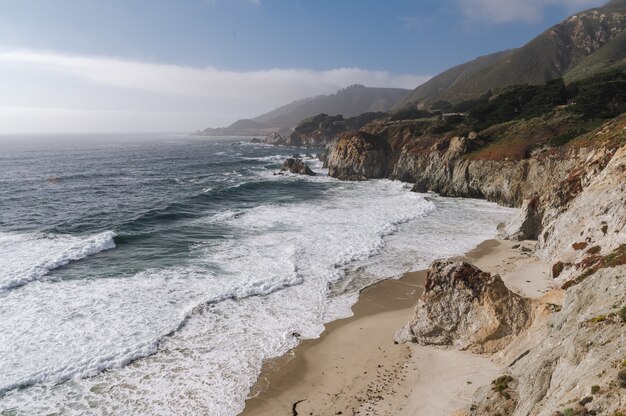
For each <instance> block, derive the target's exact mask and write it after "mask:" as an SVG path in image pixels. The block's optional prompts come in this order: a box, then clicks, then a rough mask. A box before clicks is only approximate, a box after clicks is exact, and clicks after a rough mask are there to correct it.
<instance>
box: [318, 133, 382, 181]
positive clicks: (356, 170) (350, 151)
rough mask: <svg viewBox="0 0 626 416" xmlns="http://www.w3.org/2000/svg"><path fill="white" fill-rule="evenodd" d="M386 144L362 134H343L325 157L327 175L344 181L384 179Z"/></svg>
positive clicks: (372, 136) (376, 138)
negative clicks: (326, 160)
mask: <svg viewBox="0 0 626 416" xmlns="http://www.w3.org/2000/svg"><path fill="white" fill-rule="evenodd" d="M390 153H391V149H390V147H389V144H388V143H387V142H386V141H385V140H383V139H381V138H379V137H376V136H374V135H371V134H368V133H364V132H350V133H345V134H343V135H342V136H341V137H340V138H339V140H337V142H336V143H335V145H334V147H333V148H332V150H331V152H330V155H329V156H328V166H329V174H330V175H331V176H333V177H335V178H339V179H344V180H365V179H368V178H384V177H386V176H387V175H388V172H389V168H388V164H389V155H390Z"/></svg>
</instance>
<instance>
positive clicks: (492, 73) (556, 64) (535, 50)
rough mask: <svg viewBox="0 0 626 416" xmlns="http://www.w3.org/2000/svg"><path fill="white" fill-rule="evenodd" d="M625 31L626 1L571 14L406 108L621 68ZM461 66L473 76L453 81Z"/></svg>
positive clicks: (443, 77)
mask: <svg viewBox="0 0 626 416" xmlns="http://www.w3.org/2000/svg"><path fill="white" fill-rule="evenodd" d="M625 28H626V0H614V1H612V2H610V3H608V4H606V5H605V6H603V7H599V8H595V9H590V10H586V11H584V12H581V13H578V14H575V15H573V16H570V17H569V18H567V19H565V20H564V21H563V22H561V23H559V24H557V25H555V26H553V27H551V28H550V29H548V30H546V31H545V32H543V33H542V34H540V35H539V36H537V37H536V38H535V39H533V40H531V41H530V42H529V43H527V44H526V45H525V46H523V47H521V48H519V49H515V50H512V51H508V52H502V53H500V54H499V55H498V54H495V55H490V57H493V58H495V60H494V62H491V63H490V64H488V65H486V66H485V67H483V68H480V64H484V63H486V62H488V60H487V59H485V58H479V59H483V60H477V61H472V62H468V63H466V64H463V65H460V66H458V67H456V68H452V69H451V70H448V71H446V72H444V73H442V74H440V75H438V76H436V77H435V78H433V79H432V80H430V81H429V82H427V83H426V84H424V85H422V86H420V87H418V88H417V89H415V90H414V91H413V92H412V93H411V94H410V95H409V97H410V98H409V99H407V100H403V101H402V102H400V105H408V104H418V105H421V106H431V105H432V104H433V103H435V102H437V101H441V100H446V101H449V102H452V103H455V102H460V101H464V100H468V99H471V98H476V97H479V96H481V95H483V94H485V93H487V92H488V91H494V90H498V89H501V88H503V87H508V86H511V85H518V84H533V85H540V84H543V83H545V82H547V81H550V80H552V79H556V78H561V77H564V76H566V75H567V74H568V73H569V72H570V71H571V73H572V74H573V75H572V76H573V77H574V76H575V77H579V78H580V77H586V76H589V75H592V74H593V73H595V72H597V71H602V70H605V69H607V68H612V67H614V66H619V65H621V64H620V62H622V60H623V59H624V57H625V55H624V37H623V35H622V34H623V32H624V29H625ZM605 47H606V50H603V49H605ZM579 65H580V66H579ZM461 68H471V69H473V71H471V72H473V73H471V72H470V74H469V76H463V77H458V78H457V79H455V80H454V82H449V80H450V78H451V75H454V74H455V73H456V72H458V71H459V70H460V69H461ZM476 69H478V70H476ZM397 107H398V106H396V108H397Z"/></svg>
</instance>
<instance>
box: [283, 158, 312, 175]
mask: <svg viewBox="0 0 626 416" xmlns="http://www.w3.org/2000/svg"><path fill="white" fill-rule="evenodd" d="M281 172H290V173H295V174H298V175H307V176H315V172H313V171H312V170H311V168H310V167H308V166H307V165H306V163H304V162H303V161H302V159H295V158H290V159H287V160H285V163H284V164H283V168H282V169H281Z"/></svg>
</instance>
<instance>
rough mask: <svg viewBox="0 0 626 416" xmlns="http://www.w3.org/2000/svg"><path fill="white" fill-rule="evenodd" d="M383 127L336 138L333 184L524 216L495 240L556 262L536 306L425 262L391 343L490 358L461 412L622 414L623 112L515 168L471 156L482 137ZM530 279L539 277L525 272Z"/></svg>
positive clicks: (625, 403) (482, 277)
mask: <svg viewBox="0 0 626 416" xmlns="http://www.w3.org/2000/svg"><path fill="white" fill-rule="evenodd" d="M386 128H387V129H388V130H389V127H386ZM388 130H387V131H384V129H383V130H379V131H378V132H377V134H376V135H374V134H373V133H375V132H373V131H370V132H369V133H364V132H363V133H350V134H344V135H343V136H341V137H340V138H339V139H338V141H337V143H336V144H335V145H334V146H333V147H332V148H331V149H330V154H329V158H328V163H329V169H330V172H331V175H332V176H335V177H337V178H340V179H347V180H354V179H359V180H362V179H366V178H380V177H388V178H392V179H398V180H403V181H408V182H412V183H415V187H414V190H416V191H419V192H425V191H434V192H438V193H440V194H442V195H447V196H461V197H480V198H486V199H488V200H491V201H496V202H498V203H500V204H504V205H509V206H517V207H520V211H519V212H518V214H516V215H515V216H514V217H513V218H511V219H510V220H509V221H508V222H507V223H506V224H503V225H502V227H501V232H502V234H503V237H505V238H509V239H535V240H537V243H536V245H535V246H534V247H533V252H534V254H533V255H534V256H536V257H537V258H539V259H541V260H542V261H544V262H546V263H548V264H549V265H551V267H550V269H551V270H550V273H551V277H552V278H553V283H554V285H555V286H556V287H557V288H556V289H554V290H552V291H551V292H549V293H547V294H546V295H545V296H543V297H541V298H538V299H531V298H530V297H527V296H519V295H516V294H514V293H512V292H511V291H510V290H509V289H507V287H506V286H505V284H504V283H503V281H502V280H501V279H500V277H499V276H497V275H494V274H493V273H490V272H491V270H488V269H487V270H485V271H483V270H480V269H478V268H477V267H475V266H474V265H471V264H469V263H455V262H450V261H441V262H436V263H434V264H433V265H432V266H431V269H430V270H429V275H428V279H427V282H426V292H425V295H424V296H423V298H422V299H421V300H420V301H419V302H418V304H417V307H416V309H415V311H414V313H413V317H412V318H411V319H410V320H409V323H408V324H407V325H406V326H405V327H404V329H403V330H402V331H400V333H399V334H398V335H397V336H398V339H400V340H403V341H408V342H416V343H418V344H420V345H428V346H437V347H438V348H441V347H444V348H450V349H457V350H463V351H471V352H474V353H479V354H488V355H491V358H490V359H491V361H492V362H495V363H497V364H499V365H500V370H499V371H500V373H501V374H500V376H499V377H497V378H494V379H493V381H492V382H491V383H489V384H487V385H485V386H484V387H481V388H479V389H478V390H477V392H476V394H475V396H474V398H473V399H472V403H471V404H470V405H468V406H466V407H465V408H464V409H461V410H459V411H458V412H457V413H456V414H459V415H514V416H518V415H519V416H527V415H550V416H557V415H609V416H613V415H615V416H619V415H623V414H625V413H626V389H625V387H626V384H625V383H624V381H623V379H624V377H625V376H624V374H625V373H626V286H625V285H626V117H625V116H623V115H622V116H621V117H618V118H617V119H614V120H611V121H610V122H608V123H606V124H605V125H603V126H602V127H600V128H599V129H597V130H594V131H592V132H591V133H588V134H586V135H584V136H582V137H580V138H578V139H577V140H574V141H572V142H571V143H570V144H568V145H566V146H562V147H560V148H556V149H550V148H545V149H540V150H539V151H536V152H534V153H533V154H531V155H529V157H525V158H521V159H519V160H510V159H509V158H500V159H498V158H489V157H479V156H477V153H476V149H480V148H481V147H482V146H484V144H483V143H480V141H481V137H480V136H479V135H477V134H476V133H471V134H469V135H468V136H467V137H450V138H445V137H444V138H436V139H432V140H427V139H422V141H421V143H418V144H415V143H410V142H409V144H404V145H398V144H397V143H402V142H403V140H402V137H401V136H397V134H398V131H395V132H394V133H393V134H395V136H393V135H392V136H390V135H389V134H390V133H389V131H388ZM394 142H395V143H396V145H395V146H394ZM525 278H526V279H527V280H528V281H533V280H534V278H535V276H533V270H531V269H529V270H528V271H527V274H526V277H525ZM389 414H390V413H389ZM416 414H421V413H419V412H418V413H416Z"/></svg>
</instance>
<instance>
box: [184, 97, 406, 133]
mask: <svg viewBox="0 0 626 416" xmlns="http://www.w3.org/2000/svg"><path fill="white" fill-rule="evenodd" d="M409 92H410V90H406V89H401V88H370V87H366V86H363V85H352V86H350V87H347V88H344V89H341V90H339V91H337V92H336V93H335V94H330V95H320V96H317V97H310V98H304V99H301V100H297V101H294V102H292V103H290V104H287V105H284V106H282V107H279V108H277V109H275V110H272V111H270V112H269V113H266V114H262V115H260V116H258V117H255V118H253V119H251V120H238V121H236V122H235V123H233V124H231V125H230V126H228V127H222V128H217V129H212V128H208V129H205V130H203V131H197V132H196V134H198V135H204V136H239V135H241V136H244V135H245V136H261V135H266V134H269V133H270V132H273V131H282V132H281V134H287V132H288V131H290V130H292V129H293V128H295V127H296V126H297V125H298V124H299V123H300V122H301V121H302V120H305V119H308V118H310V117H314V116H316V115H318V114H321V113H325V114H328V115H331V116H334V115H342V116H344V117H346V118H349V117H355V116H358V115H360V114H363V113H373V112H386V111H389V110H390V109H391V107H392V106H393V105H394V104H395V103H397V102H398V101H400V100H402V99H403V98H404V97H405V96H406V95H407V94H408V93H409Z"/></svg>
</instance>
